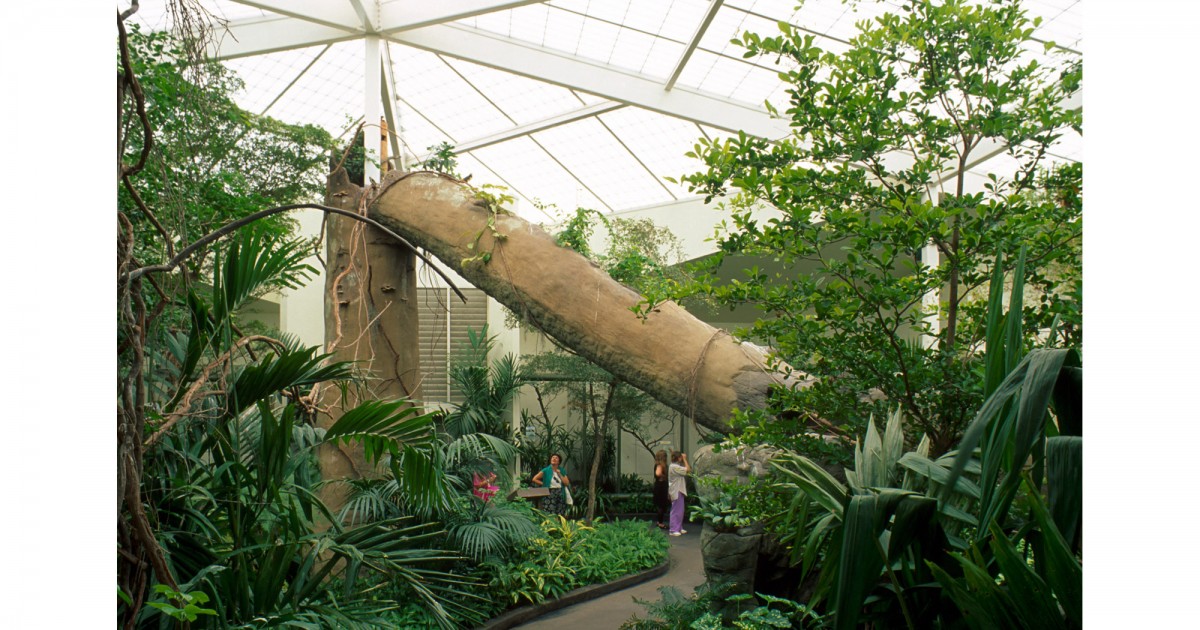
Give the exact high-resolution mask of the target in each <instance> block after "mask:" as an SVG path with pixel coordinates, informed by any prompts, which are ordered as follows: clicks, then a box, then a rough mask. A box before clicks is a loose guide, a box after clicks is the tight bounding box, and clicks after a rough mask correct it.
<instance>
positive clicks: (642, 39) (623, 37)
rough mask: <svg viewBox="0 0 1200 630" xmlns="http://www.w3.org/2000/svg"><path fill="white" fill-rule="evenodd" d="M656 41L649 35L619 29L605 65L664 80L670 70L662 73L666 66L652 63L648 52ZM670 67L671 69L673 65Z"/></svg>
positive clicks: (655, 38)
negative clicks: (640, 72)
mask: <svg viewBox="0 0 1200 630" xmlns="http://www.w3.org/2000/svg"><path fill="white" fill-rule="evenodd" d="M656 40H658V38H657V37H653V36H651V35H644V34H642V33H639V32H637V31H631V30H629V29H627V28H625V29H621V30H620V32H619V33H618V34H617V39H616V41H615V42H613V47H612V51H611V52H610V53H609V56H608V59H606V60H605V63H608V64H609V65H613V66H617V67H619V68H627V69H629V70H635V71H638V70H640V71H642V72H644V73H646V74H648V75H650V76H657V77H662V78H666V77H667V76H669V75H670V70H666V71H665V72H663V68H665V67H666V65H664V64H661V63H654V62H652V61H654V60H651V59H650V51H651V50H652V49H653V48H654V44H655V42H656ZM662 52H665V51H662ZM662 52H660V55H661V54H662ZM660 60H661V58H660ZM671 67H672V68H673V64H672V65H671ZM647 68H648V69H647Z"/></svg>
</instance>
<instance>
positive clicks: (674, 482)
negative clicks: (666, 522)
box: [667, 451, 692, 536]
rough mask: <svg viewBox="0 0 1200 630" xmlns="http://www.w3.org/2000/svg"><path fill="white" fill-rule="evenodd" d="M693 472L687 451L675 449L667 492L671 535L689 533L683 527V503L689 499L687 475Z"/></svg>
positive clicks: (668, 473) (672, 454)
mask: <svg viewBox="0 0 1200 630" xmlns="http://www.w3.org/2000/svg"><path fill="white" fill-rule="evenodd" d="M690 472H692V467H691V466H690V465H689V464H688V460H687V453H681V452H679V451H673V452H672V453H671V466H670V468H669V470H668V472H667V476H668V485H667V494H668V496H669V497H670V498H671V526H670V535H672V536H682V535H684V534H686V533H687V530H686V529H684V528H683V504H684V503H685V501H686V499H687V475H688V473H690Z"/></svg>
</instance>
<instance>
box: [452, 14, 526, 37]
mask: <svg viewBox="0 0 1200 630" xmlns="http://www.w3.org/2000/svg"><path fill="white" fill-rule="evenodd" d="M512 21H513V19H512V11H493V12H491V13H484V14H482V15H476V16H474V17H469V18H467V19H465V20H459V21H458V22H456V24H462V25H464V26H470V27H471V28H477V29H479V30H482V31H488V32H489V33H496V34H499V35H503V36H505V37H508V33H509V29H510V27H511V26H512Z"/></svg>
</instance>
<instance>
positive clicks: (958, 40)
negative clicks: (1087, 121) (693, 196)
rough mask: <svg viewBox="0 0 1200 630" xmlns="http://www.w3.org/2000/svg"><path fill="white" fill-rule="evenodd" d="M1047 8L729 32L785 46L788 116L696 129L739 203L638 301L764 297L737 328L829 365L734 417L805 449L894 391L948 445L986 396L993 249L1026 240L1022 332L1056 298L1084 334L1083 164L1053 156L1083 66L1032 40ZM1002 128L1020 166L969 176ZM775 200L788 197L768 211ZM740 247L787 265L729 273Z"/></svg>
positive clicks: (703, 178)
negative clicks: (679, 277)
mask: <svg viewBox="0 0 1200 630" xmlns="http://www.w3.org/2000/svg"><path fill="white" fill-rule="evenodd" d="M1035 25H1036V21H1035V22H1033V23H1031V22H1030V21H1029V20H1028V19H1027V18H1026V16H1025V13H1024V11H1022V10H1021V8H1020V6H1019V4H1018V3H1017V2H1016V1H1015V0H993V1H990V2H986V3H968V2H964V1H962V0H948V1H946V2H937V3H935V2H931V1H929V0H912V1H910V2H907V3H905V5H904V6H903V11H902V12H899V13H898V14H888V15H884V16H881V17H879V18H877V19H876V20H875V21H873V22H864V23H862V24H860V25H859V26H860V32H859V34H858V35H857V36H856V37H854V38H853V39H852V40H851V41H850V50H848V51H846V52H844V53H834V52H829V51H826V50H822V49H821V48H819V47H818V46H817V45H816V44H815V43H814V37H813V36H812V35H808V34H806V33H804V32H802V31H799V30H795V29H793V28H791V27H790V26H788V25H787V24H781V26H780V28H781V31H782V32H781V34H779V35H777V36H774V37H764V36H761V35H758V34H754V33H745V34H744V35H743V36H742V37H741V38H740V39H738V40H734V41H735V43H737V44H740V45H742V46H743V47H745V49H746V56H748V57H749V56H756V55H765V56H771V57H774V58H775V59H776V62H777V63H778V64H779V65H780V73H779V76H780V78H781V79H782V80H783V81H784V82H785V83H786V88H787V92H788V94H789V105H788V108H787V109H786V111H785V112H783V113H782V114H780V115H782V116H784V117H786V118H787V119H788V120H789V121H790V122H791V127H792V134H791V136H789V137H787V138H784V139H783V140H781V141H778V142H770V141H767V140H764V139H761V138H754V137H750V136H747V135H746V134H744V133H741V134H738V136H737V137H733V138H729V139H726V140H708V139H703V140H701V141H699V143H698V144H697V145H696V146H695V149H694V151H693V152H692V153H690V155H691V156H692V157H695V158H698V159H700V160H702V161H703V162H704V163H705V164H706V169H705V170H703V171H701V172H699V173H694V174H691V175H687V176H684V177H683V178H682V181H683V182H684V183H685V184H686V185H688V187H689V188H690V190H692V191H693V192H696V193H700V194H703V195H705V197H706V199H707V200H709V201H711V200H713V199H716V198H720V199H721V200H722V204H723V205H724V207H725V208H726V209H727V210H728V213H729V214H728V220H727V221H726V223H725V225H724V226H723V229H721V230H719V231H718V233H717V234H716V236H715V240H716V243H717V245H718V248H719V252H718V253H717V254H716V255H715V256H712V257H710V258H709V259H707V260H706V261H705V263H704V264H703V265H701V266H700V267H699V269H698V272H699V273H700V277H699V281H697V282H685V283H680V284H668V285H667V287H666V288H665V289H663V290H655V289H654V288H653V287H651V288H650V289H649V290H648V291H647V292H646V294H647V304H645V305H643V308H644V309H646V310H647V311H648V310H649V309H651V308H653V305H654V304H655V303H656V302H657V301H660V300H664V299H677V300H678V299H681V298H683V297H686V296H694V295H705V296H709V297H711V298H713V299H715V300H717V301H718V302H719V303H721V304H724V305H727V306H729V307H734V306H737V305H741V304H750V305H754V306H755V307H757V308H758V309H759V310H761V311H762V316H761V317H760V318H759V319H758V320H757V321H756V322H755V323H754V324H753V325H752V326H750V327H749V328H748V329H747V330H745V331H742V333H743V334H745V335H746V336H749V337H752V338H755V339H758V340H760V341H763V342H766V343H769V344H770V345H771V346H773V347H774V348H775V350H776V353H777V355H776V356H777V358H778V359H780V360H781V361H783V362H786V363H787V364H788V365H790V366H792V367H794V368H796V369H799V370H802V371H804V372H807V373H809V374H811V375H814V376H817V377H819V379H820V382H819V384H817V385H816V386H814V387H812V388H809V389H806V390H797V391H783V392H779V395H778V396H776V397H775V398H774V400H773V401H772V408H771V409H770V410H769V411H768V413H769V414H770V415H773V416H775V417H776V420H773V421H772V422H770V423H760V422H759V420H761V419H762V418H763V417H765V416H764V415H763V414H744V415H743V417H741V418H740V419H738V423H739V424H741V425H743V426H744V427H745V428H747V429H748V430H749V431H748V433H747V434H746V436H747V439H763V440H766V441H769V442H776V443H780V444H782V445H785V446H789V447H792V448H802V449H803V448H805V445H804V444H800V443H798V442H797V440H801V441H803V440H804V437H803V436H805V435H806V434H809V433H811V432H812V430H813V425H811V424H809V423H808V421H810V420H813V419H814V418H817V417H819V418H821V419H824V420H826V421H829V422H832V423H833V425H834V426H841V427H843V428H844V429H846V430H848V432H849V433H850V434H854V433H856V432H857V431H856V430H855V429H854V427H853V426H847V425H861V423H862V422H865V420H866V418H867V417H868V415H869V414H870V413H872V412H881V411H882V410H883V409H884V408H885V405H895V404H897V403H899V404H900V405H901V406H902V407H903V408H904V410H905V412H906V413H907V414H908V415H909V418H910V420H911V426H912V427H913V428H914V429H915V430H916V431H918V432H925V433H927V434H929V435H930V437H931V439H932V440H933V444H934V449H935V451H941V450H944V449H946V448H948V447H949V445H950V444H952V443H953V441H954V439H955V438H956V436H957V435H958V434H959V433H960V431H961V430H962V428H963V426H965V423H966V422H967V421H968V420H969V418H970V415H971V414H972V413H973V410H974V409H975V408H976V407H977V406H978V405H979V403H980V402H981V401H982V396H981V392H980V391H979V388H978V381H979V379H978V378H976V377H975V375H974V372H975V370H976V367H977V362H976V361H975V360H974V359H973V357H974V356H975V353H976V351H977V350H978V345H979V342H980V334H981V328H980V327H979V326H978V325H977V324H976V323H975V322H977V321H979V317H978V314H979V308H980V307H977V306H972V305H973V304H974V303H975V302H976V301H977V300H979V299H981V298H983V297H986V296H985V292H986V289H984V287H985V286H986V283H987V281H988V271H987V270H988V268H989V265H990V263H991V261H993V260H994V257H995V254H996V252H997V251H1008V252H1011V253H1012V254H1013V258H1015V254H1016V251H1017V250H1018V249H1020V248H1025V249H1026V250H1027V260H1028V268H1029V271H1028V272H1027V274H1026V278H1025V284H1026V286H1027V287H1030V290H1031V291H1033V292H1035V293H1037V294H1038V295H1039V296H1040V298H1039V299H1038V300H1033V303H1032V304H1031V306H1030V307H1029V309H1030V312H1029V313H1028V314H1027V316H1026V318H1027V321H1028V322H1029V329H1028V330H1027V331H1026V334H1027V343H1032V341H1033V338H1034V333H1035V332H1036V330H1037V329H1040V328H1043V327H1046V326H1048V325H1049V323H1050V321H1051V319H1052V318H1053V316H1054V315H1058V316H1059V318H1060V322H1063V323H1066V324H1068V326H1067V327H1064V329H1063V330H1064V331H1065V332H1066V333H1067V334H1066V336H1065V341H1066V342H1069V343H1077V342H1078V340H1079V336H1078V333H1079V326H1080V325H1081V315H1080V313H1081V310H1080V308H1081V307H1080V304H1079V297H1080V295H1079V292H1078V291H1077V287H1078V278H1079V262H1080V253H1079V252H1080V248H1079V242H1080V239H1081V232H1082V230H1081V226H1082V219H1081V216H1082V193H1081V185H1080V182H1081V178H1080V176H1081V173H1082V169H1081V167H1080V166H1079V165H1071V166H1066V167H1060V168H1051V169H1047V168H1046V163H1045V158H1046V154H1047V150H1048V149H1049V147H1050V146H1051V145H1052V144H1053V143H1054V142H1055V141H1056V140H1057V139H1058V138H1059V137H1060V136H1061V135H1062V134H1063V133H1064V131H1065V130H1067V129H1070V128H1074V129H1075V130H1077V131H1078V130H1080V128H1081V125H1082V115H1081V113H1080V112H1079V111H1078V110H1070V109H1067V108H1065V107H1064V106H1063V105H1062V103H1063V102H1064V99H1065V98H1066V97H1067V96H1068V95H1070V94H1071V93H1072V92H1073V91H1074V90H1076V89H1077V88H1078V87H1079V84H1080V80H1081V68H1080V65H1079V63H1078V61H1077V59H1075V58H1071V57H1069V56H1061V55H1054V54H1053V53H1055V52H1056V49H1054V48H1053V46H1052V45H1048V46H1046V47H1045V48H1046V49H1047V50H1048V51H1049V52H1051V53H1052V56H1057V57H1060V58H1061V59H1062V61H1061V63H1059V64H1058V65H1057V66H1054V67H1052V66H1048V65H1043V64H1042V63H1041V62H1040V61H1038V60H1037V59H1034V58H1033V54H1032V52H1031V51H1032V49H1033V48H1032V46H1037V48H1039V49H1040V48H1042V46H1041V45H1040V44H1034V43H1033V42H1032V41H1031V39H1030V37H1031V33H1032V30H1033V27H1034V26H1035ZM768 107H770V104H768ZM776 113H778V112H776ZM997 145H998V146H1001V147H1007V153H1008V155H1009V156H1010V157H1011V158H1012V159H1011V160H1009V161H1008V163H1011V164H1013V167H1012V169H1011V170H1009V171H1004V172H993V173H991V174H989V176H988V181H987V184H986V185H985V186H984V190H982V191H974V190H970V189H969V188H968V182H967V177H966V175H965V173H964V171H965V169H966V168H967V167H969V166H970V165H971V164H972V163H973V161H974V160H975V159H977V158H978V157H980V155H981V154H983V152H984V151H986V150H987V147H989V146H997ZM764 207H767V208H775V209H778V210H779V211H780V212H781V213H782V214H781V216H778V217H777V218H767V219H764V218H762V216H763V214H762V213H760V212H759V209H761V208H764ZM934 252H936V256H935V255H934ZM733 256H752V257H758V258H763V259H766V260H769V261H773V262H774V263H775V266H774V267H772V268H771V269H768V270H763V269H759V268H751V269H746V270H745V271H744V272H743V275H742V277H740V278H734V279H731V280H721V279H720V278H718V276H717V275H716V273H715V272H716V270H717V269H718V268H720V266H721V264H722V263H723V262H725V261H726V260H727V259H729V258H730V257H733ZM977 296H978V297H977ZM922 337H924V339H925V342H924V343H923V342H922ZM1057 341H1058V342H1059V343H1062V342H1063V341H1064V338H1063V337H1059V338H1057ZM885 401H886V402H885ZM828 426H829V425H826V428H828ZM822 430H823V429H822Z"/></svg>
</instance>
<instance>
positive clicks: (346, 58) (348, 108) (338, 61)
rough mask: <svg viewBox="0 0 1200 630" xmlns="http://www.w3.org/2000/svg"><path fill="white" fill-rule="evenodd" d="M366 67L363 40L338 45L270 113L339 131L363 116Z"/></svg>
mask: <svg viewBox="0 0 1200 630" xmlns="http://www.w3.org/2000/svg"><path fill="white" fill-rule="evenodd" d="M363 68H364V63H363V43H362V42H360V41H349V42H342V43H339V44H334V45H333V46H331V47H330V49H329V51H328V52H326V53H325V54H324V55H322V56H321V58H320V59H319V60H318V61H317V63H316V64H314V65H313V67H312V68H311V69H309V71H308V72H306V73H304V76H302V77H300V79H299V80H298V81H296V84H295V85H293V86H292V88H291V89H290V90H288V91H287V93H286V94H284V95H283V96H282V97H281V98H280V99H279V101H278V102H277V103H275V105H274V106H273V107H271V110H270V112H268V113H269V114H270V115H271V116H273V117H275V118H278V119H279V120H282V121H284V122H290V123H297V124H306V123H311V124H314V125H317V126H320V127H323V128H324V129H327V130H328V131H330V132H331V133H333V134H335V135H336V134H339V133H341V132H342V130H343V129H344V128H345V127H346V125H347V124H348V123H349V121H352V120H355V119H357V118H359V117H361V116H362V111H363V90H364V83H363ZM246 78H247V79H248V80H252V79H250V78H249V77H246Z"/></svg>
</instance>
